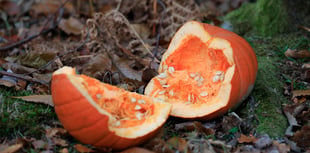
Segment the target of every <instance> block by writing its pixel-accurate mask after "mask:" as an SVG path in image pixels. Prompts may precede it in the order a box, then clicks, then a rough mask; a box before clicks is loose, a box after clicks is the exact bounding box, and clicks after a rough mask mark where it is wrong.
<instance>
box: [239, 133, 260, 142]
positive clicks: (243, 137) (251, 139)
mask: <svg viewBox="0 0 310 153" xmlns="http://www.w3.org/2000/svg"><path fill="white" fill-rule="evenodd" d="M256 140H257V138H255V137H254V136H253V135H250V136H246V135H244V134H241V136H240V138H238V142H239V143H254V142H255V141H256Z"/></svg>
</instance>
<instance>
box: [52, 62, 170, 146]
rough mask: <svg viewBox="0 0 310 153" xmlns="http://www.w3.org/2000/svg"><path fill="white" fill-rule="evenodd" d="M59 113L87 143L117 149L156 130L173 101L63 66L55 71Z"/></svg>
mask: <svg viewBox="0 0 310 153" xmlns="http://www.w3.org/2000/svg"><path fill="white" fill-rule="evenodd" d="M51 91H52V97H53V102H54V105H55V111H56V114H57V116H58V118H59V120H60V121H61V123H62V124H63V126H64V128H65V129H66V130H68V132H69V133H70V134H71V135H72V136H73V137H75V138H76V139H78V140H80V141H81V142H83V143H85V144H91V145H93V146H96V147H100V148H101V147H109V148H113V149H116V150H119V149H125V148H128V147H130V146H134V145H138V144H141V143H142V142H144V141H145V140H147V139H149V138H151V137H153V136H154V134H156V131H158V130H159V129H160V127H161V126H162V125H163V124H164V122H165V121H166V120H167V118H168V117H169V113H170V110H171V104H169V103H165V102H163V101H161V100H158V99H156V98H152V97H148V96H145V95H140V94H137V93H132V92H128V91H125V90H123V89H121V88H118V87H115V86H111V85H109V84H105V83H102V82H100V81H98V80H96V79H94V78H91V77H88V76H85V75H77V74H76V72H75V69H73V68H71V67H63V68H61V69H59V70H57V71H55V72H54V73H53V77H52V90H51Z"/></svg>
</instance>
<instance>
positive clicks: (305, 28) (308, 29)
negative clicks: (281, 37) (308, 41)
mask: <svg viewBox="0 0 310 153" xmlns="http://www.w3.org/2000/svg"><path fill="white" fill-rule="evenodd" d="M300 28H301V29H304V30H306V31H308V32H310V28H308V27H305V26H301V27H300Z"/></svg>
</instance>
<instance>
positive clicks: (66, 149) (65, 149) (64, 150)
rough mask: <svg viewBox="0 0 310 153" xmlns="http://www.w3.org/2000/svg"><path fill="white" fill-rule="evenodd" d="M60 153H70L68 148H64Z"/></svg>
mask: <svg viewBox="0 0 310 153" xmlns="http://www.w3.org/2000/svg"><path fill="white" fill-rule="evenodd" d="M59 153H69V150H68V148H63V149H61V150H59Z"/></svg>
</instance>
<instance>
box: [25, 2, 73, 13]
mask: <svg viewBox="0 0 310 153" xmlns="http://www.w3.org/2000/svg"><path fill="white" fill-rule="evenodd" d="M65 1H66V0H60V1H50V0H40V1H38V3H37V4H35V5H33V6H32V8H31V9H32V10H33V11H34V12H36V13H38V14H40V13H43V14H45V15H48V14H54V13H55V12H56V11H57V10H58V8H59V7H60V6H61V4H62V3H64V2H65ZM64 8H65V9H66V10H67V11H68V12H74V6H73V4H72V3H71V2H67V3H66V5H65V6H64Z"/></svg>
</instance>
